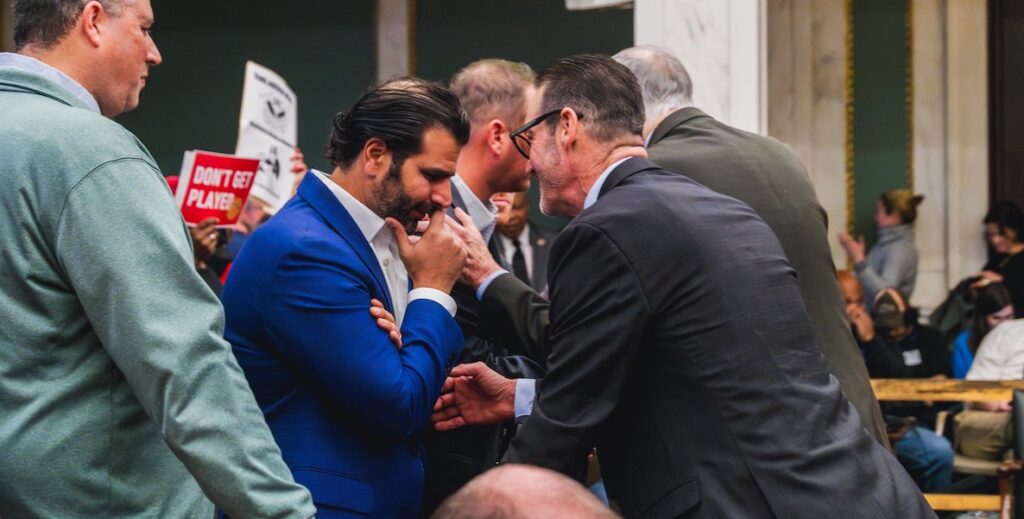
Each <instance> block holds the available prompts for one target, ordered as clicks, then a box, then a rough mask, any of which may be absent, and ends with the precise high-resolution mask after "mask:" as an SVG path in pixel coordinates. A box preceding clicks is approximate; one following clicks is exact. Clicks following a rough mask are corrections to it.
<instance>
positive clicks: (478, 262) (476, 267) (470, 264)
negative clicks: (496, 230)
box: [449, 208, 501, 290]
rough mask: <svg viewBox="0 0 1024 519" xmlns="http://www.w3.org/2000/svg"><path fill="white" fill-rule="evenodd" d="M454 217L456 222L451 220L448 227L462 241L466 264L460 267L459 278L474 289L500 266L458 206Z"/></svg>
mask: <svg viewBox="0 0 1024 519" xmlns="http://www.w3.org/2000/svg"><path fill="white" fill-rule="evenodd" d="M455 217H456V218H457V219H458V222H451V224H450V225H449V227H451V228H452V232H454V233H455V236H457V237H458V238H459V240H460V241H461V242H462V244H463V247H464V248H465V251H466V264H465V266H464V267H462V275H461V276H460V277H459V280H460V281H462V282H463V283H465V284H467V285H469V287H470V288H472V289H473V290H476V289H477V288H479V287H480V285H481V284H482V283H483V282H484V280H485V279H487V277H488V276H490V275H491V274H493V273H495V272H497V271H499V270H501V266H500V265H498V262H497V261H495V260H494V256H492V255H491V251H490V250H489V249H488V248H487V243H486V242H485V241H484V237H483V235H482V234H480V230H479V229H477V228H476V225H474V224H473V219H472V218H470V217H469V215H468V214H466V212H465V211H463V210H462V209H460V208H455ZM449 218H450V217H449ZM459 224H461V225H459Z"/></svg>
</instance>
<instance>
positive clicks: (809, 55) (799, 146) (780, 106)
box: [767, 0, 847, 269]
mask: <svg viewBox="0 0 1024 519" xmlns="http://www.w3.org/2000/svg"><path fill="white" fill-rule="evenodd" d="M767 14H768V17H767V27H768V30H767V33H768V67H767V68H768V102H767V107H768V135H770V136H772V137H775V138H776V139H779V140H780V141H782V142H785V143H786V144H789V145H790V146H792V147H793V149H794V150H795V151H796V152H797V155H799V156H800V159H801V160H802V161H803V163H804V166H805V167H806V168H807V173H808V175H810V177H811V181H812V182H813V183H814V188H815V191H816V192H817V194H818V201H819V202H820V203H821V205H822V207H824V208H825V210H826V212H827V213H828V221H829V245H831V248H832V257H833V259H834V260H835V261H836V266H837V268H840V269H842V268H846V254H845V252H843V250H842V248H840V247H839V243H838V241H837V240H836V235H837V234H838V233H839V232H842V231H843V230H845V229H846V220H847V216H846V206H847V184H846V88H845V82H846V40H845V35H846V18H845V0H814V1H812V0H769V1H768V13H767Z"/></svg>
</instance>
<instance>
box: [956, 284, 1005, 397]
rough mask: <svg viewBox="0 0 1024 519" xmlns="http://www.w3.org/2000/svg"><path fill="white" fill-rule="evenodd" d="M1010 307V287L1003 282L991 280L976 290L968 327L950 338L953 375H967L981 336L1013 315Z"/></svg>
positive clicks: (982, 337)
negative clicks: (976, 299) (975, 300)
mask: <svg viewBox="0 0 1024 519" xmlns="http://www.w3.org/2000/svg"><path fill="white" fill-rule="evenodd" d="M1013 308H1014V307H1013V301H1012V300H1011V299H1010V291H1009V290H1007V288H1006V286H1004V285H1003V284H1002V283H992V284H989V285H986V286H984V287H982V289H981V290H979V291H978V301H977V303H975V305H974V317H973V318H972V319H971V327H970V328H968V329H966V330H964V331H963V332H961V333H960V335H958V336H957V338H956V340H955V341H954V342H953V378H964V377H966V376H967V370H969V369H970V368H971V363H972V362H974V355H975V353H977V351H978V346H979V345H980V344H981V341H982V339H984V338H985V336H986V335H988V332H990V331H992V329H993V328H995V327H996V326H998V325H999V324H1000V323H1002V322H1003V321H1008V320H1010V319H1013V316H1014V313H1013V312H1014V310H1013Z"/></svg>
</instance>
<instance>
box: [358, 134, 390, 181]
mask: <svg viewBox="0 0 1024 519" xmlns="http://www.w3.org/2000/svg"><path fill="white" fill-rule="evenodd" d="M362 159H363V163H364V164H365V166H364V168H365V170H366V176H367V177H369V178H371V179H373V178H376V177H378V176H383V175H386V174H387V171H388V168H390V167H391V150H389V149H388V146H387V144H384V141H383V140H381V139H380V138H379V137H371V138H370V139H368V140H367V141H366V144H364V145H363V153H362Z"/></svg>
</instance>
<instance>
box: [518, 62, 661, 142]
mask: <svg viewBox="0 0 1024 519" xmlns="http://www.w3.org/2000/svg"><path fill="white" fill-rule="evenodd" d="M535 85H536V86H537V88H539V89H543V90H544V95H543V99H542V100H541V110H540V111H541V113H544V112H549V111H551V110H558V109H561V108H564V107H569V108H572V109H573V110H575V111H576V113H578V114H583V126H584V127H585V128H587V129H588V130H589V131H590V132H591V136H592V137H594V138H595V139H596V140H597V141H599V142H608V141H612V140H615V139H619V138H622V136H623V135H643V129H644V118H643V114H644V100H643V98H642V96H641V95H640V85H638V84H637V82H636V78H635V77H633V73H632V72H630V71H629V69H628V68H626V67H624V66H623V65H622V64H621V63H617V62H616V61H615V60H613V59H611V58H610V57H608V56H605V55H603V54H577V55H575V56H569V57H567V58H562V59H560V60H557V61H555V62H554V63H551V64H550V65H548V66H547V67H545V68H544V70H542V71H541V72H540V74H538V75H537V81H536V83H535ZM556 126H557V125H550V126H549V127H548V131H549V132H550V133H554V131H555V127H556Z"/></svg>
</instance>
